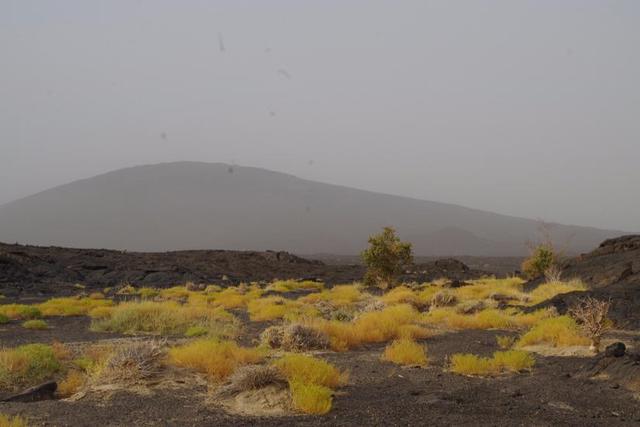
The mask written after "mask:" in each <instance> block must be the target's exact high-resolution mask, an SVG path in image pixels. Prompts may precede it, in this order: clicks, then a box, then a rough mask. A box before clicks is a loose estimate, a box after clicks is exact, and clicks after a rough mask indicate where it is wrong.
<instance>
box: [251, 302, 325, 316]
mask: <svg viewBox="0 0 640 427" xmlns="http://www.w3.org/2000/svg"><path fill="white" fill-rule="evenodd" d="M247 311H248V312H249V316H250V317H251V320H253V321H255V322H260V321H265V320H275V319H285V320H289V321H298V320H301V319H305V318H312V317H318V316H320V312H319V311H318V309H317V308H315V307H313V306H310V305H308V304H302V303H301V302H299V301H292V300H289V299H286V298H282V297H266V298H260V299H255V300H252V301H250V302H249V305H248V306H247Z"/></svg>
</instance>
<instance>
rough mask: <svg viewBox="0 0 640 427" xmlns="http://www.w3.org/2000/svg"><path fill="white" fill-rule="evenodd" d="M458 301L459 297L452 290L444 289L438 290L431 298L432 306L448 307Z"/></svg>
mask: <svg viewBox="0 0 640 427" xmlns="http://www.w3.org/2000/svg"><path fill="white" fill-rule="evenodd" d="M457 302H458V298H457V297H456V296H455V294H454V293H453V292H451V291H446V290H442V291H439V292H437V293H436V294H435V295H434V296H433V297H432V298H431V306H432V307H448V306H451V305H455V304H456V303H457Z"/></svg>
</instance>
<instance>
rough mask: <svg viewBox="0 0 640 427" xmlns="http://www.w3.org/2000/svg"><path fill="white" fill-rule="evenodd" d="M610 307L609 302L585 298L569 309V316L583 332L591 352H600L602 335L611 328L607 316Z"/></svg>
mask: <svg viewBox="0 0 640 427" xmlns="http://www.w3.org/2000/svg"><path fill="white" fill-rule="evenodd" d="M610 307H611V302H610V301H600V300H598V299H595V298H591V297H587V298H583V299H581V300H580V301H578V303H577V304H575V305H574V306H572V307H570V308H569V314H570V315H571V316H572V317H573V318H574V319H576V321H577V322H578V324H579V325H580V327H581V328H582V330H583V332H584V333H585V335H586V336H587V337H589V339H590V340H591V347H590V348H591V350H592V351H594V352H595V353H599V352H600V341H601V339H602V335H603V334H604V333H605V332H606V331H607V330H608V329H610V328H611V325H612V322H611V321H610V320H609V318H608V317H607V315H608V314H609V308H610Z"/></svg>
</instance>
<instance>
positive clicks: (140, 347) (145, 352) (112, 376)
mask: <svg viewBox="0 0 640 427" xmlns="http://www.w3.org/2000/svg"><path fill="white" fill-rule="evenodd" d="M163 347H164V343H163V342H159V341H154V340H146V341H134V342H130V343H127V344H124V345H121V346H117V347H115V349H114V351H113V352H112V353H111V354H110V355H109V356H108V357H107V358H106V360H105V361H104V363H103V364H102V366H101V367H100V369H99V370H97V372H96V373H95V375H94V381H96V382H102V383H104V382H107V383H120V382H135V381H139V380H142V379H145V378H149V377H150V376H152V375H153V374H154V373H155V372H156V371H157V369H158V361H159V359H160V357H161V356H162V354H163V351H162V348H163Z"/></svg>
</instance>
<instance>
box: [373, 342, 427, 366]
mask: <svg viewBox="0 0 640 427" xmlns="http://www.w3.org/2000/svg"><path fill="white" fill-rule="evenodd" d="M382 360H385V361H387V362H392V363H396V364H398V365H410V366H416V365H417V366H424V365H426V364H427V354H426V352H425V348H424V346H423V345H420V344H418V343H417V342H415V341H412V340H410V339H407V338H402V339H399V340H395V341H393V342H392V343H391V344H389V345H388V346H387V347H386V348H385V349H384V353H383V355H382Z"/></svg>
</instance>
